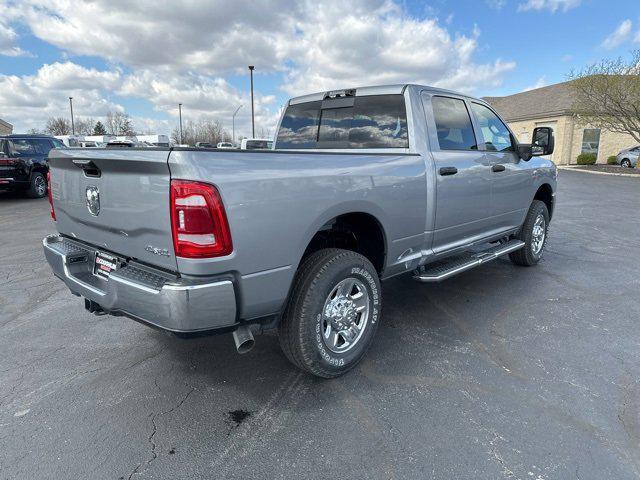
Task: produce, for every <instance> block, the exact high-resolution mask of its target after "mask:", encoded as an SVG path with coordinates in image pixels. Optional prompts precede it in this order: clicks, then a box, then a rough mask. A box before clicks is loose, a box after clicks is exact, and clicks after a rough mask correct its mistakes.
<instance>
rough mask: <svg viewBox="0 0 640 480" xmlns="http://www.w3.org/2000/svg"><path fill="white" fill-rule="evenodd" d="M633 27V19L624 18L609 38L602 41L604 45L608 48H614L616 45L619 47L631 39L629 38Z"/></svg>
mask: <svg viewBox="0 0 640 480" xmlns="http://www.w3.org/2000/svg"><path fill="white" fill-rule="evenodd" d="M632 27H633V24H632V23H631V20H629V19H626V20H623V21H622V22H621V23H620V25H618V28H616V29H615V30H614V31H613V32H611V33H610V34H609V36H607V38H605V39H604V41H603V42H602V47H603V48H606V49H607V50H612V49H614V48H616V47H619V46H620V45H622V44H623V43H624V42H626V41H627V40H629V38H631V29H632Z"/></svg>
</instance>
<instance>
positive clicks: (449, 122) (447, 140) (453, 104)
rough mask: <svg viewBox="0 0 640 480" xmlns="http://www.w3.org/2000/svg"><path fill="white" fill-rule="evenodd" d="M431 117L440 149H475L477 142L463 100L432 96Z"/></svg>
mask: <svg viewBox="0 0 640 480" xmlns="http://www.w3.org/2000/svg"><path fill="white" fill-rule="evenodd" d="M431 105H432V107H433V118H434V120H435V122H436V130H437V131H438V143H439V145H440V150H477V149H478V143H477V141H476V136H475V133H474V132H473V125H472V123H471V117H470V116H469V111H468V110H467V106H466V105H465V102H464V100H461V99H459V98H451V97H438V96H436V97H433V98H432V99H431Z"/></svg>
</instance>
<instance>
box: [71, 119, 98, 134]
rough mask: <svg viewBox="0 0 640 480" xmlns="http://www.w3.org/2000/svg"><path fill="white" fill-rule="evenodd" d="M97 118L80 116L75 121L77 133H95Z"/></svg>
mask: <svg viewBox="0 0 640 480" xmlns="http://www.w3.org/2000/svg"><path fill="white" fill-rule="evenodd" d="M94 123H95V120H94V119H93V118H91V117H89V118H85V119H82V118H78V119H76V121H75V131H76V135H91V134H92V133H93V125H94Z"/></svg>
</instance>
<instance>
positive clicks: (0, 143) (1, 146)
mask: <svg viewBox="0 0 640 480" xmlns="http://www.w3.org/2000/svg"><path fill="white" fill-rule="evenodd" d="M0 152H1V153H4V154H6V155H9V150H8V149H7V141H6V140H0Z"/></svg>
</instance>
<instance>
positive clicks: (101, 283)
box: [42, 235, 237, 333]
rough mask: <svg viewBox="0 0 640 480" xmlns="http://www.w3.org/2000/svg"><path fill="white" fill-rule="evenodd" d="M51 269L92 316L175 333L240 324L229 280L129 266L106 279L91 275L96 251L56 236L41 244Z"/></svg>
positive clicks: (233, 292)
mask: <svg viewBox="0 0 640 480" xmlns="http://www.w3.org/2000/svg"><path fill="white" fill-rule="evenodd" d="M42 244H43V247H44V253H45V257H46V259H47V262H49V265H50V266H51V268H52V269H53V273H54V274H55V275H56V276H57V277H58V278H60V279H61V280H62V281H63V282H64V283H65V284H66V285H67V287H68V288H69V290H71V292H72V293H74V294H75V295H79V296H82V297H84V298H85V307H86V308H87V310H89V311H90V312H92V313H101V312H102V311H104V312H105V313H110V314H113V315H125V316H128V317H131V318H133V319H135V320H139V321H142V322H144V323H148V324H150V325H152V326H155V327H158V328H160V329H163V330H169V331H171V332H175V333H191V332H200V331H208V330H215V329H219V328H227V327H231V326H233V325H235V324H236V322H237V319H236V297H235V290H234V286H233V283H232V281H231V280H230V279H226V278H204V279H199V280H194V279H188V278H184V277H175V276H171V275H168V274H166V273H165V272H162V271H160V270H156V269H153V268H149V267H147V266H144V265H139V264H134V263H133V262H129V263H128V264H126V265H125V266H123V267H122V268H119V269H118V270H115V271H113V272H111V274H110V276H109V278H108V279H105V278H102V277H99V276H97V275H94V274H93V264H94V262H95V255H96V251H95V249H93V248H92V247H90V246H89V245H85V244H82V243H80V242H77V241H74V240H70V239H68V238H65V237H60V236H57V235H52V236H49V237H46V238H45V239H44V240H43V242H42Z"/></svg>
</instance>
